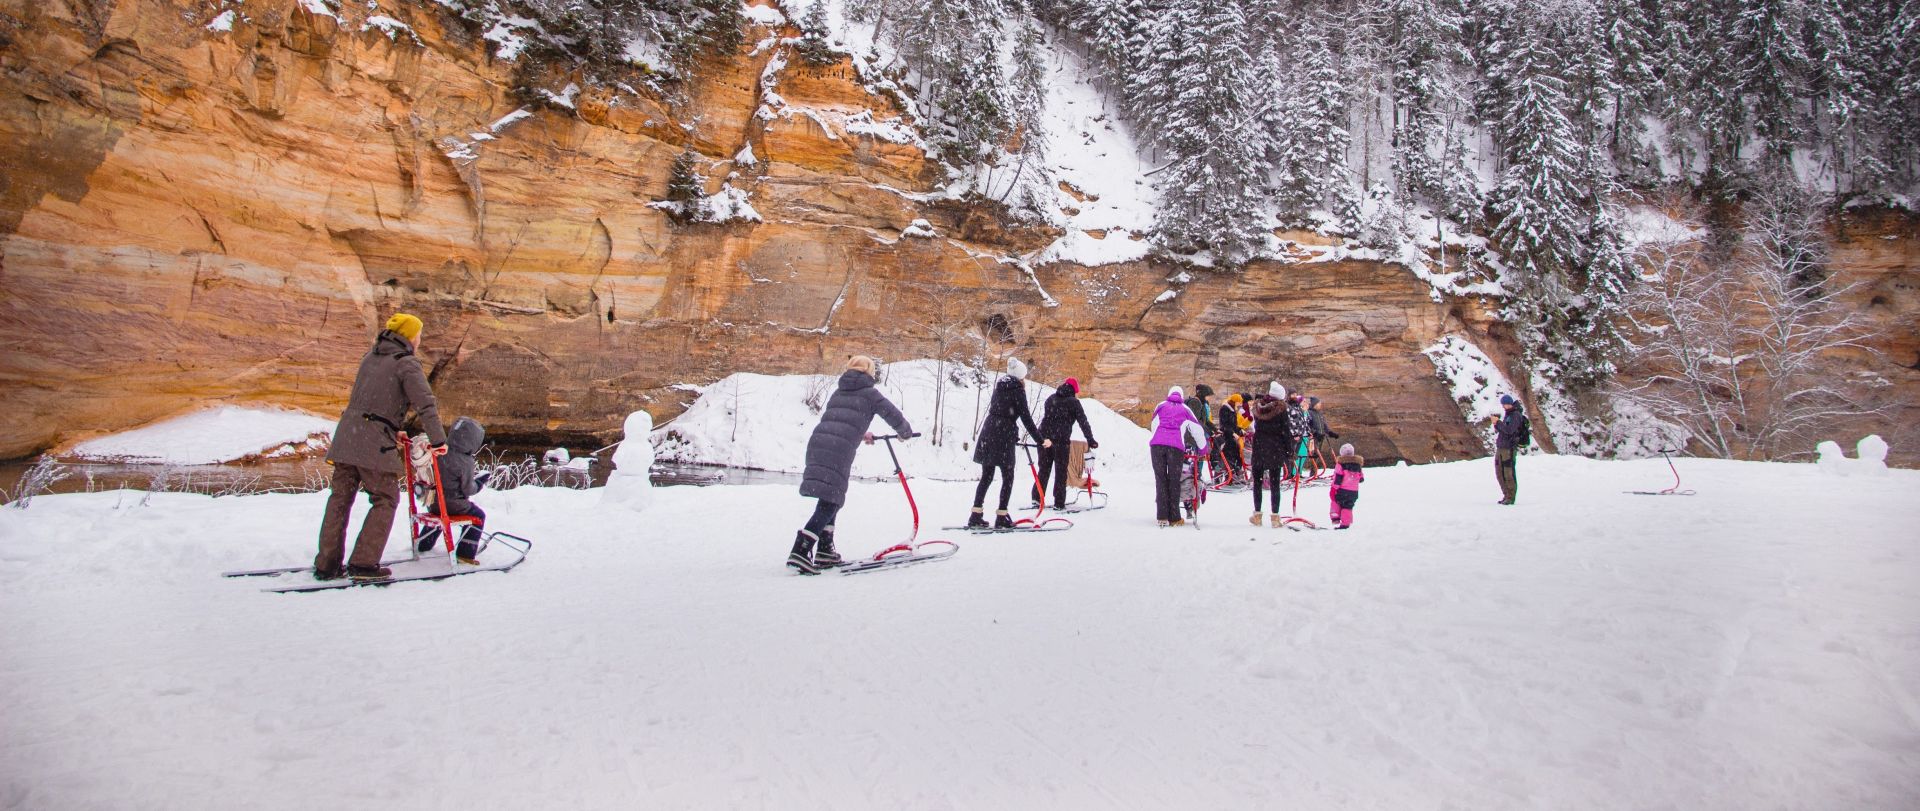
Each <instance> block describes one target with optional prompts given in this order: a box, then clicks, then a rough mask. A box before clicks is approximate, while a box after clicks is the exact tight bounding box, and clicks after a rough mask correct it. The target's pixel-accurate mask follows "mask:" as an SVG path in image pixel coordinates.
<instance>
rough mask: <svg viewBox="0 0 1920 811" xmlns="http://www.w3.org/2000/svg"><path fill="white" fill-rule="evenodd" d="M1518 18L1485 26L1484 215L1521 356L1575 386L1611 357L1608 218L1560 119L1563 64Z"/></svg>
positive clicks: (1533, 23)
mask: <svg viewBox="0 0 1920 811" xmlns="http://www.w3.org/2000/svg"><path fill="white" fill-rule="evenodd" d="M1549 28H1550V25H1549V24H1548V21H1546V20H1540V19H1535V18H1534V15H1532V14H1529V13H1527V12H1517V13H1515V14H1513V15H1512V16H1510V17H1507V18H1505V19H1502V20H1499V21H1497V22H1493V23H1491V24H1490V25H1488V27H1487V31H1486V34H1487V48H1488V50H1487V53H1486V56H1485V58H1486V68H1485V72H1486V76H1487V85H1486V88H1485V95H1484V97H1483V99H1482V104H1481V107H1482V109H1483V110H1484V111H1485V113H1486V115H1487V117H1488V123H1489V125H1490V126H1491V128H1492V130H1493V135H1494V139H1495V142H1496V144H1497V145H1498V147H1499V155H1500V162H1501V171H1500V175H1499V178H1498V180H1497V182H1496V184H1495V187H1494V190H1493V193H1492V195H1491V198H1490V199H1489V200H1488V205H1487V207H1488V209H1489V212H1490V215H1491V219H1492V221H1493V223H1494V227H1493V231H1492V235H1491V236H1492V240H1491V241H1492V242H1493V244H1494V245H1495V247H1496V248H1497V249H1498V250H1499V251H1500V252H1501V254H1502V255H1503V256H1504V257H1505V261H1506V272H1505V273H1504V274H1502V277H1501V281H1502V283H1503V284H1504V285H1505V286H1506V287H1507V290H1508V292H1509V293H1510V294H1511V296H1512V297H1511V299H1510V300H1509V303H1508V313H1509V316H1510V317H1511V318H1513V320H1515V321H1516V323H1518V324H1520V325H1522V326H1523V329H1522V335H1523V336H1524V337H1526V338H1527V339H1528V341H1527V342H1528V343H1529V345H1530V346H1529V348H1530V349H1531V350H1532V351H1534V352H1535V353H1537V354H1538V355H1540V356H1541V357H1542V358H1543V359H1545V360H1547V361H1549V362H1550V363H1551V364H1553V365H1554V366H1555V367H1557V368H1558V370H1559V372H1560V374H1561V375H1562V378H1561V381H1560V382H1561V383H1562V384H1563V385H1569V386H1574V387H1579V386H1582V385H1585V384H1591V383H1594V382H1597V381H1598V380H1599V379H1600V378H1602V377H1604V376H1605V375H1606V374H1608V373H1610V372H1611V370H1612V366H1611V356H1612V354H1613V352H1614V351H1615V350H1616V348H1617V340H1616V339H1615V338H1614V336H1613V332H1612V324H1611V320H1610V319H1609V317H1608V314H1609V313H1610V312H1611V310H1612V308H1613V302H1614V299H1613V298H1612V297H1611V294H1612V292H1613V291H1614V289H1615V288H1616V287H1617V286H1618V280H1617V279H1616V278H1615V276H1616V275H1617V273H1618V272H1619V266H1618V264H1617V261H1618V257H1617V252H1616V251H1615V250H1613V249H1612V248H1610V247H1608V248H1606V249H1605V250H1602V251H1598V252H1596V251H1595V250H1594V249H1593V248H1591V247H1590V246H1593V245H1594V244H1595V242H1596V240H1599V241H1601V242H1602V243H1603V244H1604V243H1606V242H1608V241H1610V239H1611V238H1610V237H1609V234H1608V232H1609V231H1610V230H1612V221H1611V219H1610V218H1604V217H1600V216H1598V215H1599V214H1600V213H1601V212H1600V211H1599V204H1598V201H1597V200H1596V199H1595V197H1596V195H1597V194H1598V193H1599V192H1600V191H1603V190H1602V189H1596V183H1597V181H1598V178H1597V177H1596V176H1595V175H1596V173H1595V172H1594V171H1593V167H1592V165H1591V163H1590V160H1591V157H1590V153H1589V151H1588V150H1587V149H1586V148H1585V147H1583V145H1582V141H1581V140H1580V138H1579V137H1578V134H1577V131H1576V128H1575V124H1574V120H1573V118H1572V117H1571V115H1570V114H1569V109H1570V107H1572V105H1573V100H1572V99H1571V98H1570V97H1569V95H1568V90H1567V80H1566V77H1565V75H1564V71H1566V70H1567V69H1568V67H1569V62H1568V60H1566V59H1565V58H1564V57H1563V56H1562V55H1561V54H1559V53H1557V52H1556V51H1555V50H1554V48H1553V40H1552V39H1551V38H1549V37H1547V36H1544V34H1545V33H1546V32H1547V31H1548V30H1549Z"/></svg>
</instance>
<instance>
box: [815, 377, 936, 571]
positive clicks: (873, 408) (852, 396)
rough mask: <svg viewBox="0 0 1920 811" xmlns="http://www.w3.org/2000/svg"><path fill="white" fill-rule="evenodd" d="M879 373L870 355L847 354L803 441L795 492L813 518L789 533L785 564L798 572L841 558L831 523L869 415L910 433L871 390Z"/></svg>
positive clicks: (834, 563) (828, 565) (895, 411)
mask: <svg viewBox="0 0 1920 811" xmlns="http://www.w3.org/2000/svg"><path fill="white" fill-rule="evenodd" d="M879 371H880V367H879V365H878V364H876V363H874V361H873V358H870V357H867V356H865V355H855V356H853V357H852V358H849V359H848V360H847V369H846V371H844V372H841V373H840V384H839V387H838V388H836V389H835V390H834V392H833V396H832V397H828V398H827V407H826V408H824V409H822V410H821V412H820V423H819V424H818V425H815V426H814V427H813V436H812V437H810V438H808V439H807V470H806V475H805V477H804V478H803V479H801V481H800V495H801V496H804V497H806V498H812V499H817V501H816V502H815V503H814V505H813V517H812V518H809V519H807V525H806V526H805V527H802V528H801V529H800V531H799V532H798V533H795V534H794V537H793V551H792V552H790V553H788V555H787V566H789V567H791V568H792V569H794V570H795V571H797V572H799V573H800V574H819V572H820V570H821V569H829V568H832V567H835V566H838V565H840V564H841V563H842V562H843V561H842V560H841V559H840V554H839V552H837V551H835V550H834V548H833V521H834V518H835V517H836V516H838V515H839V514H840V508H841V507H842V506H844V505H845V504H846V503H847V480H848V479H849V478H850V477H851V476H852V474H853V457H854V454H856V453H858V452H859V451H860V444H861V443H862V442H865V443H868V444H871V443H872V442H873V434H871V433H868V432H867V428H868V427H870V426H872V425H873V418H874V416H875V415H878V416H879V417H880V418H881V419H883V420H886V421H887V425H889V426H891V427H892V428H893V432H894V433H896V434H899V435H900V437H901V440H902V441H905V439H906V438H907V437H909V436H911V435H912V434H913V426H912V425H908V424H907V418H906V416H905V415H902V414H901V413H900V409H898V408H895V407H894V405H893V403H892V402H891V401H889V400H887V397H886V395H884V394H881V393H880V390H879V389H877V388H874V383H875V382H876V380H877V375H878V373H879Z"/></svg>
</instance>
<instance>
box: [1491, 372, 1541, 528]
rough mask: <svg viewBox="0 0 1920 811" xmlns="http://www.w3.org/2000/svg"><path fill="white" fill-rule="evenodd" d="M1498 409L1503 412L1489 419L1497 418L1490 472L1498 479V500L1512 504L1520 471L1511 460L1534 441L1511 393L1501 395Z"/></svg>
mask: <svg viewBox="0 0 1920 811" xmlns="http://www.w3.org/2000/svg"><path fill="white" fill-rule="evenodd" d="M1500 408H1501V409H1503V410H1504V413H1503V414H1501V415H1499V416H1497V417H1490V418H1489V419H1493V420H1497V422H1495V423H1494V424H1493V433H1494V442H1493V475H1494V476H1495V477H1496V478H1498V479H1499V480H1500V503H1501V504H1508V505H1511V504H1513V501H1514V499H1515V498H1517V497H1519V495H1520V473H1519V470H1518V468H1516V467H1515V465H1514V459H1515V457H1517V456H1518V455H1519V453H1520V449H1522V448H1525V447H1526V446H1527V443H1529V442H1532V441H1533V425H1532V423H1531V422H1530V421H1529V420H1528V419H1527V412H1525V411H1522V410H1521V409H1520V401H1519V400H1515V399H1513V395H1511V394H1502V395H1500Z"/></svg>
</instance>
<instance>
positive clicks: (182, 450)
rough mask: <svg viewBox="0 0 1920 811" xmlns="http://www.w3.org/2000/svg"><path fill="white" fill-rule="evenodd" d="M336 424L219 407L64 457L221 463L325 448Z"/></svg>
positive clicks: (94, 442) (88, 444)
mask: <svg viewBox="0 0 1920 811" xmlns="http://www.w3.org/2000/svg"><path fill="white" fill-rule="evenodd" d="M333 427H334V421H333V420H330V419H325V418H323V417H316V416H314V415H312V414H308V413H305V412H301V411H291V410H286V409H278V408H243V407H240V406H220V407H218V408H210V409H206V410H204V411H196V412H193V413H190V414H183V415H181V416H178V417H173V418H170V419H166V420H161V421H159V422H155V423H152V424H149V425H145V426H141V427H139V428H135V429H133V430H131V431H123V432H121V433H117V434H112V435H110V436H103V437H99V438H97V439H89V440H87V441H85V442H81V443H79V444H77V445H74V446H73V447H72V448H70V449H68V450H66V451H65V452H63V453H61V454H60V455H61V456H69V457H76V458H81V459H92V460H99V461H113V462H142V463H154V464H166V465H217V464H221V463H223V462H233V461H237V460H241V459H246V458H249V457H274V456H294V455H299V454H302V453H310V452H314V451H319V450H324V449H325V448H326V447H327V445H328V444H329V443H330V442H332V440H333Z"/></svg>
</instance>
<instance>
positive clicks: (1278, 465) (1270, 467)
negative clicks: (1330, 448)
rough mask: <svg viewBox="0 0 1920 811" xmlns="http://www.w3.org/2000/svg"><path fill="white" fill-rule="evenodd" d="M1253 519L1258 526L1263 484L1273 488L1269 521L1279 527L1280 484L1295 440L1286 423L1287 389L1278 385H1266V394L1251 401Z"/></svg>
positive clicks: (1287, 422)
mask: <svg viewBox="0 0 1920 811" xmlns="http://www.w3.org/2000/svg"><path fill="white" fill-rule="evenodd" d="M1252 411H1253V471H1252V476H1253V519H1252V523H1253V524H1254V525H1255V526H1259V524H1260V519H1261V512H1260V490H1261V486H1262V485H1263V484H1264V485H1265V486H1267V487H1270V488H1272V493H1273V495H1272V496H1270V500H1271V504H1272V508H1273V509H1272V520H1273V525H1274V526H1276V527H1277V526H1280V482H1281V481H1283V480H1285V479H1286V475H1285V468H1286V464H1287V459H1288V458H1289V457H1291V456H1292V454H1293V448H1294V441H1293V432H1292V430H1291V425H1290V423H1289V421H1288V420H1287V387H1285V386H1282V385H1280V384H1279V383H1273V384H1270V385H1269V386H1267V393H1266V394H1263V395H1260V399H1258V400H1255V401H1254V402H1253V409H1252Z"/></svg>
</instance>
